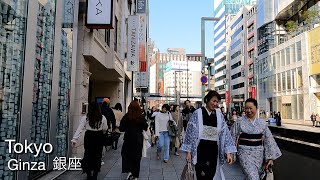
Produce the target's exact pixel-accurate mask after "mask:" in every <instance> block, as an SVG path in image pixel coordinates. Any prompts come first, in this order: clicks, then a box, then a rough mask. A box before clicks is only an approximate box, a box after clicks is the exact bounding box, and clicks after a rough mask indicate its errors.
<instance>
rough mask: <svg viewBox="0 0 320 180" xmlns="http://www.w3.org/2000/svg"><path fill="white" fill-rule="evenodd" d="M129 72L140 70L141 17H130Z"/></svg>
mask: <svg viewBox="0 0 320 180" xmlns="http://www.w3.org/2000/svg"><path fill="white" fill-rule="evenodd" d="M127 60H128V68H127V70H128V71H138V69H139V16H129V17H128V53H127Z"/></svg>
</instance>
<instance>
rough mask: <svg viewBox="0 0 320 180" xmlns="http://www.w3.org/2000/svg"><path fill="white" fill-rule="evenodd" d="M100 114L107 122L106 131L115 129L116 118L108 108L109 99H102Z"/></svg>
mask: <svg viewBox="0 0 320 180" xmlns="http://www.w3.org/2000/svg"><path fill="white" fill-rule="evenodd" d="M101 113H102V115H104V116H105V117H106V119H107V121H108V129H109V130H111V129H115V126H116V118H115V116H114V113H113V111H112V109H111V108H110V99H109V98H104V99H103V102H102V105H101Z"/></svg>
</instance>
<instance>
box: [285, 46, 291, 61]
mask: <svg viewBox="0 0 320 180" xmlns="http://www.w3.org/2000/svg"><path fill="white" fill-rule="evenodd" d="M289 64H290V47H287V48H286V65H289Z"/></svg>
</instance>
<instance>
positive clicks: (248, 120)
mask: <svg viewBox="0 0 320 180" xmlns="http://www.w3.org/2000/svg"><path fill="white" fill-rule="evenodd" d="M257 108H258V102H257V100H255V99H253V98H249V99H247V100H246V101H245V111H246V116H245V117H241V118H239V119H238V120H237V121H236V122H235V124H234V125H233V126H232V128H231V134H232V137H233V138H234V141H235V142H236V144H237V145H238V156H239V162H240V165H241V168H242V169H243V172H244V174H245V176H246V179H248V180H260V176H259V174H260V173H264V170H265V169H268V170H270V169H271V167H272V165H273V161H274V160H275V159H277V158H279V157H280V156H281V151H280V149H279V147H278V145H277V143H276V142H275V140H274V138H273V136H272V134H271V131H270V130H269V128H268V124H267V122H266V121H265V120H263V119H261V118H258V117H257Z"/></svg>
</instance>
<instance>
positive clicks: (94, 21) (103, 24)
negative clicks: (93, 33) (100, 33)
mask: <svg viewBox="0 0 320 180" xmlns="http://www.w3.org/2000/svg"><path fill="white" fill-rule="evenodd" d="M86 3H87V13H86V26H87V27H88V28H92V29H93V28H94V29H107V28H113V24H112V22H113V0H87V1H86Z"/></svg>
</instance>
